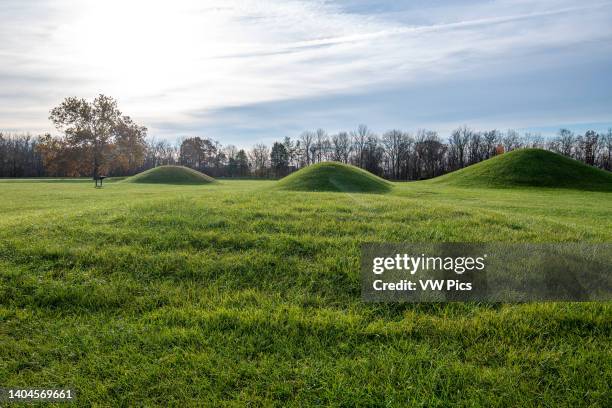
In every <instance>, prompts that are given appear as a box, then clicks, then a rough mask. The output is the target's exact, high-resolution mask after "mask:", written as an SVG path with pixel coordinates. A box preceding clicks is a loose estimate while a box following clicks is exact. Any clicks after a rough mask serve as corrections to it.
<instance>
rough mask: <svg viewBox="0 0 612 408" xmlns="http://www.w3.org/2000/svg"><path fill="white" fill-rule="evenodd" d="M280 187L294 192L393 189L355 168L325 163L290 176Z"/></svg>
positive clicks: (369, 191) (383, 181)
mask: <svg viewBox="0 0 612 408" xmlns="http://www.w3.org/2000/svg"><path fill="white" fill-rule="evenodd" d="M278 187H279V188H281V189H283V190H294V191H339V192H352V193H385V192H387V191H389V190H390V189H391V183H389V182H388V181H386V180H383V179H382V178H380V177H378V176H375V175H374V174H372V173H370V172H368V171H366V170H363V169H360V168H358V167H355V166H351V165H348V164H342V163H337V162H324V163H317V164H313V165H311V166H308V167H305V168H303V169H301V170H298V171H296V172H295V173H293V174H290V175H289V176H287V177H285V178H283V179H282V180H280V181H279V183H278Z"/></svg>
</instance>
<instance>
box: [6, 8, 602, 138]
mask: <svg viewBox="0 0 612 408" xmlns="http://www.w3.org/2000/svg"><path fill="white" fill-rule="evenodd" d="M610 22H612V1H601V0H582V1H566V0H546V1H544V0H540V1H538V0H535V1H532V0H530V1H526V0H516V1H508V0H466V1H446V0H429V1H426V0H413V1H401V0H395V1H391V0H389V1H382V0H371V1H368V0H346V1H345V0H338V1H322V0H321V1H319V0H308V1H307V0H241V1H237V0H208V1H198V0H172V1H158V0H105V1H99V0H95V1H94V0H2V1H1V2H0V131H10V132H31V133H40V132H51V133H57V131H55V129H54V128H53V126H52V124H51V122H50V121H49V120H48V116H49V110H50V109H51V108H53V107H54V106H56V105H58V104H59V103H60V102H61V101H62V99H63V98H65V97H67V96H78V97H83V98H87V99H90V100H91V99H93V97H95V96H96V95H97V94H100V93H104V94H106V95H109V96H113V97H114V98H116V99H117V100H118V102H119V106H120V109H121V110H122V111H123V113H124V114H127V115H130V116H131V117H132V118H133V119H135V120H136V121H137V122H138V123H140V124H142V125H144V126H147V127H148V129H149V135H150V136H152V137H154V138H155V139H157V140H168V141H177V140H180V139H182V138H185V137H190V136H201V137H210V138H213V139H215V140H218V141H220V142H221V143H223V144H230V143H231V144H235V145H237V146H241V147H248V146H251V145H253V144H255V143H259V142H264V143H271V142H272V141H274V140H278V139H281V138H283V137H285V136H291V137H296V136H298V135H299V133H301V132H302V131H304V130H310V129H316V128H324V129H326V130H327V131H328V132H330V133H334V132H337V131H340V130H351V129H354V128H356V127H357V126H358V125H359V124H366V125H368V126H369V127H370V128H371V129H373V130H374V131H376V132H383V131H385V130H389V129H403V130H406V131H416V130H417V129H422V128H427V129H433V130H437V131H439V132H440V135H441V136H443V137H445V136H446V135H448V133H449V132H450V131H451V130H452V129H453V128H455V127H458V126H461V125H464V124H465V125H468V126H470V127H473V128H475V129H500V130H505V129H509V128H514V129H519V130H522V131H530V132H538V133H541V134H543V135H545V136H546V135H552V134H554V133H555V132H556V131H557V130H558V129H559V128H560V127H568V128H570V129H573V130H575V131H577V132H583V131H585V130H586V129H591V128H592V129H595V130H598V131H605V130H607V129H608V128H609V127H612V92H611V91H612V24H610Z"/></svg>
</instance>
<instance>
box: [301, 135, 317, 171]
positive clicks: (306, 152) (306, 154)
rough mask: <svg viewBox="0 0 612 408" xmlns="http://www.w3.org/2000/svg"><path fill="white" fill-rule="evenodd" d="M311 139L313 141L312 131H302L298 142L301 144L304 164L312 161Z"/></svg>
mask: <svg viewBox="0 0 612 408" xmlns="http://www.w3.org/2000/svg"><path fill="white" fill-rule="evenodd" d="M313 141H314V133H312V132H310V131H308V130H307V131H305V132H302V134H301V135H300V142H301V145H302V152H303V155H302V156H303V161H304V164H305V165H306V166H308V165H310V164H312V163H313V160H312V157H311V154H312V152H311V149H312V145H313Z"/></svg>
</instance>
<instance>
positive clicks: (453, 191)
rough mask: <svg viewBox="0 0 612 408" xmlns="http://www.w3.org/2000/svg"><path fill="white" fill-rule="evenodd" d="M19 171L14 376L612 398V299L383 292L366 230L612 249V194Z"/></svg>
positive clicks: (325, 391)
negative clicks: (466, 299) (453, 297)
mask: <svg viewBox="0 0 612 408" xmlns="http://www.w3.org/2000/svg"><path fill="white" fill-rule="evenodd" d="M275 186H276V182H271V181H223V182H219V183H215V184H207V185H202V186H173V185H164V184H159V185H151V184H137V183H133V184H132V183H123V182H115V183H113V182H111V183H109V184H108V185H106V186H105V187H104V188H103V189H97V190H96V189H94V188H93V186H92V185H91V184H90V183H70V182H66V183H44V182H38V183H18V182H0V214H1V217H0V386H4V387H7V386H20V387H23V386H39V387H51V386H54V387H60V386H72V387H74V388H75V389H76V390H77V392H78V398H79V402H80V404H81V405H97V406H117V405H120V406H154V405H164V406H167V405H170V406H186V405H188V406H202V405H208V406H237V407H239V406H244V405H247V404H250V405H251V406H261V405H263V406H270V405H271V406H279V407H280V406H283V407H284V406H296V407H302V406H309V405H330V406H347V407H348V406H380V407H388V406H398V407H404V406H428V407H431V406H441V407H443V406H444V407H445V406H450V405H453V406H499V407H509V406H550V407H557V406H567V407H577V406H593V407H606V406H610V403H611V394H610V390H609V386H610V384H611V383H612V363H611V361H612V345H611V342H610V339H611V338H612V307H611V305H610V303H529V304H474V303H451V304H412V305H411V304H365V303H363V302H362V301H361V300H360V285H359V245H360V244H361V243H363V242H431V241H435V242H440V241H474V242H492V241H508V242H563V241H586V242H610V241H611V240H612V199H611V198H612V195H611V194H610V193H605V192H593V191H579V190H569V189H533V188H528V189H520V188H513V189H462V188H456V187H451V186H444V185H437V184H431V183H420V182H419V183H404V184H395V185H394V187H393V189H392V190H391V191H390V192H389V193H388V194H384V195H380V194H353V193H331V192H313V193H308V192H303V191H298V192H292V191H280V190H278V189H277V188H275Z"/></svg>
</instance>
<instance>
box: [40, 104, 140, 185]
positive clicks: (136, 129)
mask: <svg viewBox="0 0 612 408" xmlns="http://www.w3.org/2000/svg"><path fill="white" fill-rule="evenodd" d="M49 119H50V120H51V121H52V122H53V124H54V125H55V126H56V128H57V129H58V130H60V131H62V132H63V133H64V135H65V136H64V137H63V138H61V139H55V138H52V137H48V138H45V139H44V140H43V143H42V145H41V147H40V151H41V153H42V154H43V161H44V162H45V165H46V166H47V165H48V166H50V167H54V166H55V164H54V163H53V162H57V166H58V167H59V163H60V162H62V163H63V165H62V168H64V169H68V171H67V172H69V173H72V174H67V175H84V174H89V175H91V176H93V177H94V178H96V177H98V176H99V175H100V174H101V172H105V171H108V170H109V168H110V164H111V163H112V164H113V166H116V167H119V168H120V169H122V170H124V171H129V170H130V169H133V168H135V167H138V166H139V165H141V164H142V162H143V161H144V157H145V149H146V144H145V137H146V133H147V129H146V128H145V127H143V126H139V125H137V124H136V123H134V122H133V121H132V119H131V118H130V117H129V116H123V115H122V114H121V112H120V111H119V109H118V107H117V101H115V100H114V99H113V98H111V97H108V96H105V95H98V96H97V97H96V98H95V99H94V100H93V102H88V101H87V100H85V99H79V98H76V97H69V98H66V99H65V100H64V101H63V102H62V103H61V104H60V105H58V106H57V107H55V108H53V109H52V110H51V112H50V116H49Z"/></svg>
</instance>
